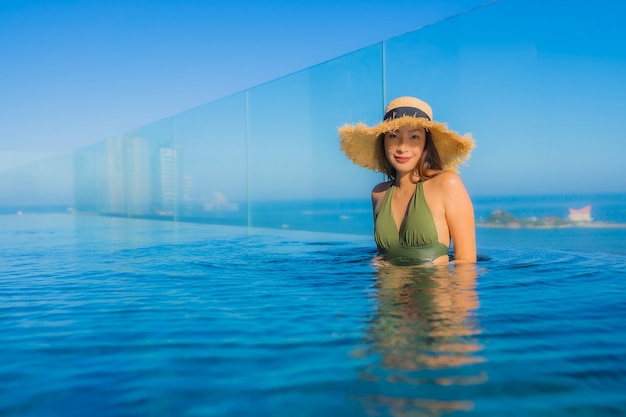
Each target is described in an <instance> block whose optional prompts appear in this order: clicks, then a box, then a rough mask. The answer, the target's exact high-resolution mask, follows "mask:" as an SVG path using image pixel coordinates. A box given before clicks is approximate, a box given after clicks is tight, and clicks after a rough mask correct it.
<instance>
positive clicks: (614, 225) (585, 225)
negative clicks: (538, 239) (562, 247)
mask: <svg viewBox="0 0 626 417" xmlns="http://www.w3.org/2000/svg"><path fill="white" fill-rule="evenodd" d="M476 227H486V228H490V229H571V228H581V229H624V228H626V223H607V222H591V223H571V224H545V225H531V224H529V225H521V224H495V223H476Z"/></svg>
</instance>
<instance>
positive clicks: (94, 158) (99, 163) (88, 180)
mask: <svg viewBox="0 0 626 417" xmlns="http://www.w3.org/2000/svg"><path fill="white" fill-rule="evenodd" d="M104 143H105V142H100V143H97V144H95V145H92V146H89V147H86V148H83V149H79V150H78V151H76V152H74V208H75V210H76V212H78V213H80V214H99V213H100V212H101V207H102V206H104V204H102V201H104V198H105V197H106V194H105V193H104V190H106V189H107V183H106V182H107V177H106V172H105V170H104V166H105V164H104V161H105V159H104V156H105V152H104V149H105V147H104Z"/></svg>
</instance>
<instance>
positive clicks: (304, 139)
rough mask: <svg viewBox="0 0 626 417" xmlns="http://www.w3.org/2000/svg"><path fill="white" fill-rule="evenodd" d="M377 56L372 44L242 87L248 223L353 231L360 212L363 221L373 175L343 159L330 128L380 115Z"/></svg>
mask: <svg viewBox="0 0 626 417" xmlns="http://www.w3.org/2000/svg"><path fill="white" fill-rule="evenodd" d="M381 58H382V54H381V45H375V46H372V47H369V48H366V49H363V50H359V51H357V52H355V53H352V54H350V55H346V56H344V57H341V58H337V59H335V60H332V61H330V62H327V63H324V64H322V65H318V66H316V67H312V68H309V69H307V70H305V71H301V72H298V73H295V74H292V75H290V76H288V77H284V78H282V79H279V80H277V81H274V82H272V83H268V84H264V85H261V86H259V87H256V88H253V89H251V90H250V91H249V93H248V122H249V142H248V169H249V182H248V189H249V199H250V200H249V201H250V225H251V226H254V227H272V228H294V229H300V230H303V229H304V230H317V231H335V232H354V231H356V230H360V229H362V228H363V210H365V211H366V212H367V215H366V217H365V219H366V220H365V222H366V223H367V222H369V221H371V208H370V204H369V202H368V198H369V197H368V196H369V191H370V189H371V186H372V184H373V183H374V181H375V180H374V176H375V174H374V173H368V172H367V171H366V170H364V169H362V168H358V167H355V166H353V165H352V164H347V163H346V158H345V156H344V155H343V153H341V151H340V148H339V139H338V136H337V127H339V126H341V125H342V124H343V123H345V122H349V121H351V120H354V119H360V118H370V119H376V118H378V117H380V114H381V111H382V110H381V109H382V105H383V102H382V72H381V71H382V65H381ZM375 177H376V178H377V179H379V178H380V176H379V175H376V176H375ZM367 230H368V231H369V228H367Z"/></svg>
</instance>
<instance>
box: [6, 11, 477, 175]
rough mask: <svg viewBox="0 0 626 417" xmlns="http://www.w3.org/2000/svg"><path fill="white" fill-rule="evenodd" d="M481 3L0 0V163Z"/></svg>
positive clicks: (76, 142)
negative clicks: (406, 13) (397, 11)
mask: <svg viewBox="0 0 626 417" xmlns="http://www.w3.org/2000/svg"><path fill="white" fill-rule="evenodd" d="M481 3H485V1H484V0H447V1H441V0H428V1H408V0H397V1H395V2H394V3H393V7H391V6H390V5H389V2H387V1H383V0H369V1H357V0H349V1H333V0H317V1H304V0H302V1H298V0H295V1H294V0H267V1H265V0H264V1H257V0H242V1H237V2H222V1H200V0H175V1H174V0H139V1H132V0H131V1H129V0H110V1H102V2H100V1H89V0H84V1H81V0H56V1H42V0H0V56H1V57H2V62H3V63H2V65H0V91H2V94H0V155H4V158H2V156H0V166H1V165H2V164H4V165H5V166H6V165H7V164H9V163H14V162H15V161H16V158H18V157H22V158H26V157H29V156H30V157H39V156H40V155H42V154H47V153H56V152H68V151H72V150H75V149H77V148H80V147H82V146H85V145H89V144H92V143H96V142H98V141H101V140H104V139H107V138H109V137H111V136H113V135H116V134H119V133H122V132H125V131H128V130H131V129H134V128H136V127H139V126H143V125H145V124H147V123H150V122H153V121H155V120H159V119H161V118H163V117H167V116H171V115H173V114H176V113H179V112H182V111H185V110H188V109H190V108H192V107H195V106H198V105H200V104H204V103H207V102H209V101H212V100H215V99H218V98H221V97H224V96H227V95H230V94H233V93H236V92H239V91H242V90H244V89H246V88H249V87H252V86H255V85H258V84H260V83H264V82H267V81H271V80H273V79H275V78H278V77H281V76H284V75H287V74H289V73H292V72H294V71H298V70H302V69H304V68H307V67H309V66H312V65H315V64H318V63H320V62H323V61H327V60H329V59H332V58H335V57H337V56H340V55H343V54H346V53H349V52H351V51H353V50H355V49H359V48H363V47H366V46H368V45H371V44H374V43H377V42H380V41H381V40H383V39H387V38H389V37H393V36H397V35H399V34H401V33H404V32H406V31H409V30H412V29H416V28H418V27H420V26H422V25H424V24H428V23H432V22H435V21H438V20H440V19H442V18H445V17H447V16H450V15H452V14H455V13H459V12H462V11H463V10H467V9H469V8H471V7H474V6H476V5H479V4H481ZM391 8H393V9H397V10H416V9H417V10H419V11H418V12H414V13H412V14H411V15H410V16H406V15H403V14H402V13H400V14H397V13H392V12H390V9H391ZM18 159H19V158H18Z"/></svg>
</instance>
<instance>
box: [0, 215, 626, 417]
mask: <svg viewBox="0 0 626 417" xmlns="http://www.w3.org/2000/svg"><path fill="white" fill-rule="evenodd" d="M0 225H1V227H2V230H3V237H2V239H1V240H0V254H1V256H0V258H1V259H2V263H1V264H0V277H1V278H0V297H1V298H2V303H1V304H0V309H1V311H0V317H1V319H0V346H2V355H1V359H0V392H2V395H1V396H0V415H2V416H42V415H43V416H47V415H64V416H83V415H87V414H89V415H99V416H136V415H155V416H160V415H181V416H218V415H219V416H221V415H259V416H283V415H284V416H313V415H374V416H386V415H427V416H429V415H467V416H502V415H512V416H529V415H532V416H535V415H537V416H539V415H541V416H543V415H550V416H560V415H562V416H571V415H590V416H592V415H593V416H597V415H622V414H624V413H625V412H626V397H625V396H624V393H625V392H626V326H625V325H624V323H625V321H624V318H625V317H626V303H625V302H624V300H625V289H626V282H625V278H626V277H625V275H626V274H625V272H624V271H625V270H626V268H625V267H626V257H624V256H621V255H608V254H604V253H582V252H576V251H566V250H563V251H557V250H547V249H519V250H517V249H498V248H495V247H480V246H479V251H480V252H481V254H482V257H481V258H482V259H481V261H480V262H479V263H478V267H477V268H476V269H457V270H453V271H451V270H449V269H448V268H441V269H435V268H410V267H389V266H380V265H377V264H376V263H375V262H373V259H374V256H375V251H374V248H373V243H372V240H371V237H369V236H354V235H334V234H322V233H308V232H294V231H280V230H263V229H250V230H249V229H246V228H239V227H224V226H210V225H197V224H184V223H170V222H158V221H148V220H129V219H120V218H106V217H89V216H71V215H63V214H48V215H44V214H41V215H23V216H14V215H10V216H9V215H7V216H0Z"/></svg>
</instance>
